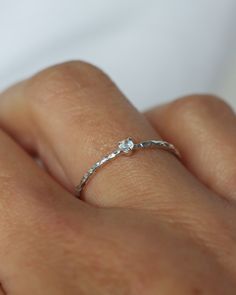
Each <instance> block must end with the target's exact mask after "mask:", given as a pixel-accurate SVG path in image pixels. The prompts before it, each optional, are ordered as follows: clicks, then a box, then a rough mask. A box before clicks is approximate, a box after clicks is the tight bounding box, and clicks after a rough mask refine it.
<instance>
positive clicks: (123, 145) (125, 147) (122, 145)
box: [75, 138, 180, 198]
mask: <svg viewBox="0 0 236 295" xmlns="http://www.w3.org/2000/svg"><path fill="white" fill-rule="evenodd" d="M151 147H155V148H158V149H162V150H166V151H168V152H171V153H172V154H174V155H175V156H177V157H180V154H179V152H178V150H177V149H176V148H175V147H174V145H173V144H171V143H169V142H167V141H162V140H147V141H142V142H140V143H135V142H134V141H133V140H132V139H131V138H127V139H124V140H122V141H120V142H119V144H118V147H117V149H116V150H114V151H113V152H112V153H110V154H108V155H106V156H105V157H103V158H102V159H101V160H100V161H98V162H96V163H95V164H94V165H93V166H92V167H91V168H90V169H89V170H88V171H87V172H86V173H85V174H84V176H83V177H82V179H81V181H80V183H79V185H77V186H76V188H75V195H76V197H77V198H81V192H82V190H83V188H84V186H85V185H86V184H87V183H88V181H89V180H90V178H91V177H92V175H93V174H94V173H95V172H96V171H97V170H98V169H99V168H101V167H102V166H103V165H104V164H106V163H107V162H108V161H111V160H112V159H115V158H116V157H119V156H121V155H127V154H131V153H132V151H134V150H138V149H143V148H151Z"/></svg>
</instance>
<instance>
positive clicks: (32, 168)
mask: <svg viewBox="0 0 236 295" xmlns="http://www.w3.org/2000/svg"><path fill="white" fill-rule="evenodd" d="M0 163H1V167H0V237H1V243H0V261H1V264H0V282H1V283H2V289H0V294H4V292H6V293H7V294H13V293H15V292H11V291H10V289H9V285H11V283H10V282H9V279H10V278H11V280H10V281H14V279H13V278H15V277H17V274H19V273H21V271H22V269H21V267H20V266H19V265H18V259H19V257H20V254H19V253H20V251H21V250H22V248H24V245H26V243H27V241H29V240H31V239H32V236H33V235H35V233H36V232H38V231H39V232H41V231H43V230H44V229H45V227H47V226H48V224H47V221H49V220H51V219H52V216H53V217H55V216H58V218H57V221H58V222H60V215H62V214H64V212H67V211H68V212H69V211H70V212H71V211H75V210H76V213H77V215H78V217H79V216H80V206H79V205H80V204H81V206H82V207H83V208H84V206H85V205H83V203H82V202H76V201H75V199H74V198H73V197H72V196H71V195H70V194H69V193H68V192H66V191H65V190H64V188H62V187H61V186H60V185H59V184H58V183H56V182H55V181H54V180H53V179H52V178H51V177H49V175H48V174H46V173H45V171H43V170H42V169H41V168H40V167H38V166H37V165H36V163H35V162H34V161H33V159H32V158H31V157H30V156H29V155H28V154H27V153H26V152H25V151H24V150H23V149H22V148H21V147H20V146H19V145H18V144H16V143H15V142H14V141H13V140H12V139H11V138H10V137H9V136H8V135H6V134H5V133H4V132H3V131H1V130H0ZM82 211H84V209H83V210H82ZM64 215H65V214H64ZM81 216H82V214H81ZM83 217H84V216H83ZM83 220H84V218H83ZM28 250H29V249H28ZM28 253H29V252H28ZM24 258H25V256H24ZM24 258H23V259H24ZM17 265H18V266H17ZM11 269H17V273H16V272H15V273H14V274H13V273H12V270H11Z"/></svg>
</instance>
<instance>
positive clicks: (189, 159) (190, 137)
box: [146, 95, 236, 200]
mask: <svg viewBox="0 0 236 295" xmlns="http://www.w3.org/2000/svg"><path fill="white" fill-rule="evenodd" d="M146 116H147V118H148V119H149V121H150V122H151V123H152V125H153V126H154V127H155V128H156V130H158V131H159V132H160V134H161V135H162V136H163V137H164V138H165V139H166V140H170V141H172V142H173V143H174V144H175V145H176V146H177V147H178V148H179V150H180V152H181V154H182V157H183V161H184V163H185V164H186V166H187V167H188V168H189V169H190V170H191V171H192V172H193V173H194V174H195V175H196V176H197V177H198V178H199V179H200V180H201V181H202V182H203V183H205V184H206V185H207V186H208V187H210V188H211V189H212V190H214V191H215V192H217V193H219V194H220V195H222V196H224V197H226V198H228V199H233V200H235V199H236V156H235V155H236V116H235V114H234V112H233V110H232V109H231V108H230V107H229V106H228V105H227V104H226V103H225V102H224V101H222V100H220V99H218V98H216V97H212V96H207V95H195V96H190V97H185V98H182V99H179V100H176V101H174V102H172V103H170V104H166V105H163V106H161V107H157V108H155V109H153V110H150V111H149V112H147V113H146Z"/></svg>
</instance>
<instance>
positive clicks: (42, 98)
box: [27, 61, 107, 107]
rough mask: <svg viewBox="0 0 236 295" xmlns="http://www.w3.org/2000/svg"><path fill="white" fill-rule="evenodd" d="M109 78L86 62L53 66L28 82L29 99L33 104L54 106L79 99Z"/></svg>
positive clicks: (72, 62)
mask: <svg viewBox="0 0 236 295" xmlns="http://www.w3.org/2000/svg"><path fill="white" fill-rule="evenodd" d="M105 77H106V78H107V76H106V74H105V73H103V71H102V70H100V69H99V68H97V67H96V66H93V65H92V64H89V63H87V62H84V61H69V62H66V63H63V64H59V65H55V66H52V67H50V68H48V69H46V70H43V71H42V72H40V73H38V74H36V75H35V76H34V77H33V78H32V79H31V80H29V81H28V85H27V86H28V87H27V94H28V95H27V97H28V99H29V101H30V103H31V102H32V103H33V104H36V105H37V107H38V105H43V106H45V105H46V106H47V107H48V105H50V106H51V105H54V104H55V103H58V102H60V101H65V100H67V101H68V100H70V99H71V98H72V97H75V96H76V98H78V96H79V95H80V94H84V93H85V91H86V89H87V88H89V87H91V86H93V85H96V84H98V83H100V81H101V79H104V78H105Z"/></svg>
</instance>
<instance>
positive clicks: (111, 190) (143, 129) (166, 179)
mask: <svg viewBox="0 0 236 295" xmlns="http://www.w3.org/2000/svg"><path fill="white" fill-rule="evenodd" d="M0 122H1V124H2V126H3V127H4V128H5V129H6V130H7V131H8V132H10V133H11V134H12V135H13V136H14V137H16V138H17V139H18V140H19V141H20V142H21V143H22V144H23V145H24V146H25V147H27V148H29V149H33V150H35V151H36V152H37V153H38V154H39V155H40V157H41V158H42V159H43V161H44V163H46V165H47V167H48V169H49V171H50V172H51V173H52V174H53V175H54V176H55V177H56V178H57V179H58V180H59V181H60V182H62V183H63V184H64V185H65V186H67V187H68V189H70V190H73V188H74V186H75V185H77V184H78V182H79V180H80V178H81V177H82V176H83V174H84V172H85V171H87V170H88V168H90V167H91V166H92V165H93V164H94V163H95V162H96V161H97V160H99V159H100V158H101V157H102V156H104V155H105V154H107V153H108V152H110V151H112V150H113V149H114V145H116V143H117V142H118V141H119V140H122V139H124V138H127V137H129V136H132V137H133V138H134V139H135V140H136V141H142V140H148V139H158V138H159V136H158V134H157V133H156V131H155V130H154V129H153V128H152V127H151V126H150V125H149V123H148V122H147V121H146V119H145V118H144V116H142V115H141V114H140V113H139V112H138V111H137V110H136V109H135V108H134V107H133V106H131V105H130V103H129V102H128V101H127V100H126V99H125V97H124V96H123V95H122V93H121V92H120V91H119V90H118V89H117V88H116V86H115V85H114V84H113V83H112V82H111V80H110V79H109V78H108V77H107V76H106V75H104V73H103V72H101V71H100V70H98V69H97V68H95V67H93V66H91V65H88V64H86V63H82V62H73V63H66V64H63V65H60V66H56V67H53V68H50V69H48V70H46V71H43V72H41V73H40V74H38V75H36V76H35V77H33V78H32V79H30V80H28V81H25V82H23V83H20V84H18V85H16V86H15V87H12V88H10V89H9V90H7V91H6V92H5V93H3V94H2V99H1V101H0ZM199 191H200V192H201V193H200V194H199ZM84 195H85V196H84V198H85V199H86V200H87V201H88V202H90V203H92V204H94V205H98V206H129V207H142V208H156V207H158V208H160V206H161V204H171V203H172V201H173V199H174V200H175V201H178V200H181V202H183V201H185V203H188V202H193V200H195V201H199V195H201V196H202V198H203V199H205V198H207V197H206V195H208V192H207V190H205V188H204V187H203V186H201V185H200V183H198V182H197V180H196V179H195V178H194V177H192V176H191V174H190V173H189V172H188V171H187V170H186V169H185V168H184V167H183V166H182V165H181V164H180V163H179V162H178V161H177V160H176V159H175V158H174V157H173V156H172V155H170V154H169V153H167V152H163V151H158V152H157V151H154V150H145V151H140V152H137V153H135V154H134V155H133V156H132V157H130V158H129V159H128V160H127V159H125V158H124V157H121V158H120V159H119V160H116V161H114V163H113V164H112V165H107V167H105V168H104V169H101V170H100V171H99V175H97V176H96V177H94V178H93V180H92V181H91V182H90V184H89V185H88V186H87V188H86V190H85V191H84ZM175 205H176V202H175Z"/></svg>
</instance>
